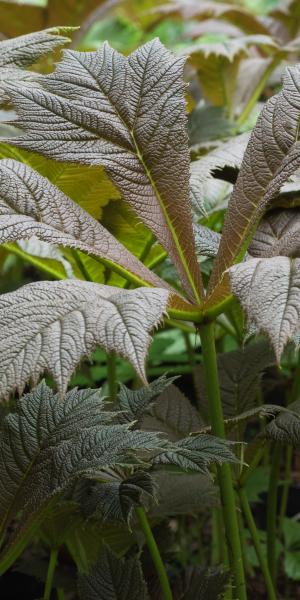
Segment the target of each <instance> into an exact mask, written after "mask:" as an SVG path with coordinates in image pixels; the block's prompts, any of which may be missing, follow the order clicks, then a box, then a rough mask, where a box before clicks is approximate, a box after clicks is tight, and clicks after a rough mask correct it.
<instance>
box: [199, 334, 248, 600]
mask: <svg viewBox="0 0 300 600" xmlns="http://www.w3.org/2000/svg"><path fill="white" fill-rule="evenodd" d="M200 336H201V342H202V353H203V367H204V376H205V382H206V388H207V396H208V400H209V412H210V421H211V427H212V433H213V434H214V435H216V436H218V437H220V438H222V439H225V426H224V417H223V410H222V404H221V397H220V387H219V378H218V367H217V355H216V349H215V340H214V325H213V323H209V324H206V325H202V326H201V327H200ZM218 481H219V487H220V492H221V499H222V506H223V518H224V524H225V532H226V538H227V544H228V550H229V561H230V565H231V568H232V572H233V576H234V581H235V594H236V597H237V598H238V600H246V599H247V592H246V584H245V575H244V567H243V558H242V549H241V541H240V535H239V526H238V520H237V512H236V502H235V494H234V488H233V481H232V473H231V468H230V466H229V465H228V464H224V465H221V466H220V467H218Z"/></svg>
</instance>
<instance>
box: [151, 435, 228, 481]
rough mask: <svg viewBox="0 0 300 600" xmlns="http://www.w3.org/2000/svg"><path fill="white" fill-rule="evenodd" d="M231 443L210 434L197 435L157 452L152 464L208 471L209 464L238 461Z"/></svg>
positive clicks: (206, 472) (202, 471) (204, 472)
mask: <svg viewBox="0 0 300 600" xmlns="http://www.w3.org/2000/svg"><path fill="white" fill-rule="evenodd" d="M231 446H232V444H230V442H227V441H225V440H221V439H219V438H216V437H214V436H212V435H205V434H201V435H197V436H194V437H187V438H184V439H181V440H179V441H178V442H175V444H174V448H171V449H170V450H166V451H163V452H161V453H160V454H158V455H157V456H156V457H155V459H154V464H161V465H163V464H164V465H168V464H172V465H176V466H177V467H179V468H180V469H183V470H185V471H190V470H191V471H196V472H199V473H203V474H208V473H209V466H210V465H211V464H219V465H220V464H222V463H225V462H227V463H228V462H229V463H235V462H238V460H237V458H236V457H235V455H234V454H233V452H232V451H231V449H230V447H231Z"/></svg>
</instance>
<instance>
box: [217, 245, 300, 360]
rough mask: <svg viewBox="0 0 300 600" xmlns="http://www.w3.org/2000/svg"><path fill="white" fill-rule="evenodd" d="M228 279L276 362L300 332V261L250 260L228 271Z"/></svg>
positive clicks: (284, 259) (294, 259) (291, 259)
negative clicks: (268, 344) (265, 336)
mask: <svg viewBox="0 0 300 600" xmlns="http://www.w3.org/2000/svg"><path fill="white" fill-rule="evenodd" d="M229 276H230V283H231V289H232V291H233V293H234V294H235V295H236V297H237V298H238V299H239V300H240V302H241V305H242V307H243V308H244V310H245V312H246V314H247V316H248V321H249V323H250V324H251V325H253V326H254V327H255V328H256V329H257V331H258V332H261V333H264V334H266V335H267V336H268V337H269V338H270V340H271V342H272V345H273V347H274V349H275V353H276V357H277V360H278V362H279V361H280V357H281V354H282V352H283V350H284V347H285V345H286V343H287V342H288V341H289V340H291V339H292V338H293V336H294V335H295V334H296V332H297V331H298V330H299V328H300V259H298V258H288V257H285V256H276V257H273V258H265V259H264V258H253V259H251V260H248V261H246V262H244V263H242V264H238V265H234V266H233V267H231V268H230V269H229Z"/></svg>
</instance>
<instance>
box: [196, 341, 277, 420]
mask: <svg viewBox="0 0 300 600" xmlns="http://www.w3.org/2000/svg"><path fill="white" fill-rule="evenodd" d="M275 361H276V359H275V355H274V352H273V351H272V348H271V347H270V344H269V343H267V342H264V341H263V342H258V343H253V344H249V345H248V346H246V347H245V348H244V349H241V350H240V349H239V350H233V351H232V352H227V353H226V354H219V356H218V372H219V380H220V390H221V399H222V405H223V411H224V415H225V417H226V418H231V417H237V416H238V415H239V414H240V413H242V412H244V411H246V410H248V409H251V408H252V407H253V406H255V405H256V401H257V394H258V391H259V383H260V378H261V374H262V373H263V371H264V370H265V369H266V368H267V367H269V366H271V365H273V364H274V363H275ZM196 377H197V387H198V391H199V395H200V397H201V400H202V401H201V407H202V411H203V416H205V419H207V416H208V399H207V395H206V388H205V384H204V372H203V368H202V366H199V367H198V368H197V371H196ZM202 411H201V414H202Z"/></svg>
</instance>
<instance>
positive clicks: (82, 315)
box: [0, 280, 169, 397]
mask: <svg viewBox="0 0 300 600" xmlns="http://www.w3.org/2000/svg"><path fill="white" fill-rule="evenodd" d="M168 296H169V294H168V292H167V291H166V290H163V289H161V288H156V289H154V288H153V289H151V288H140V289H138V290H122V289H118V288H113V287H108V286H102V285H98V284H93V283H88V282H83V281H68V280H66V281H60V282H38V283H32V284H29V285H26V286H24V287H23V288H21V289H19V290H17V291H16V292H13V293H10V294H4V295H3V296H1V299H0V319H1V324H2V326H1V333H0V348H1V352H0V356H1V358H0V361H1V362H0V364H1V377H0V395H1V397H6V396H7V395H8V394H9V393H10V392H11V391H13V390H14V389H15V388H17V387H19V388H21V389H22V387H23V385H24V383H25V382H26V381H28V380H29V379H32V380H33V381H36V380H37V379H38V377H39V376H40V374H41V373H42V372H44V371H48V372H49V373H51V375H52V376H53V377H54V379H55V381H56V383H57V386H58V388H59V390H60V391H61V392H62V391H64V390H65V389H66V387H67V385H68V381H69V379H70V376H71V375H72V373H73V371H74V369H75V367H76V366H77V364H78V363H79V361H80V359H81V358H82V357H83V356H87V355H88V354H90V353H91V352H92V350H93V349H94V348H95V347H96V346H97V345H100V346H101V347H102V348H104V349H105V350H106V351H107V352H111V351H116V352H117V353H119V354H121V355H122V356H124V357H126V358H128V359H129V361H130V362H131V363H132V364H133V365H134V367H135V368H136V370H137V372H138V374H139V375H140V377H141V378H142V379H143V380H145V357H146V353H147V349H148V346H149V344H150V339H151V338H150V336H149V331H150V330H151V329H153V328H154V327H155V326H156V325H157V324H158V323H159V321H160V319H161V317H162V315H163V313H164V311H165V309H166V305H167V301H168Z"/></svg>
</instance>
